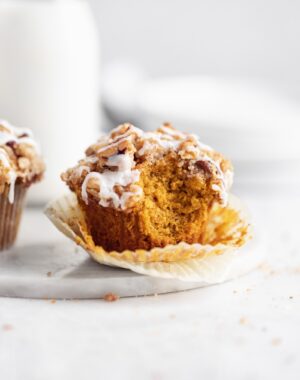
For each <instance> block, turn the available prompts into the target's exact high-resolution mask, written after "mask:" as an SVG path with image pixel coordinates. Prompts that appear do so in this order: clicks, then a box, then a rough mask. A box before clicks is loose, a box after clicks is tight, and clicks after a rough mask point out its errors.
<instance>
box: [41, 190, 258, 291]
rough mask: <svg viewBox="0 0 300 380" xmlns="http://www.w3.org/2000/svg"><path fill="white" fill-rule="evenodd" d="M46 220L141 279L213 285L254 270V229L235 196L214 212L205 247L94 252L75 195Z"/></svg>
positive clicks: (51, 207) (52, 206)
mask: <svg viewBox="0 0 300 380" xmlns="http://www.w3.org/2000/svg"><path fill="white" fill-rule="evenodd" d="M45 214H46V215H47V217H48V218H49V219H50V220H51V221H52V223H53V224H54V225H55V226H56V227H57V228H58V230H60V231H61V232H62V233H63V234H64V235H66V236H67V237H68V238H70V239H71V240H73V241H74V242H75V243H76V244H78V245H80V246H81V247H82V248H83V249H84V250H86V252H88V254H89V255H90V256H91V257H92V258H93V259H94V260H95V261H97V262H98V263H101V264H105V265H109V266H116V267H121V268H126V269H130V270H132V271H134V272H137V273H140V274H146V275H150V276H155V277H161V278H174V279H180V280H183V281H192V282H194V281H195V282H203V283H207V284H210V283H220V282H223V281H225V280H227V279H229V278H232V277H236V276H238V275H240V274H242V273H243V272H247V271H249V270H250V269H252V266H253V263H252V261H253V260H251V259H250V262H251V263H252V264H251V265H250V266H251V268H250V267H249V263H248V264H247V265H246V266H245V268H244V269H243V260H244V258H243V256H242V255H243V254H244V253H243V250H244V248H241V247H242V246H243V245H244V244H245V243H246V242H247V241H248V240H249V239H250V237H251V228H250V225H249V223H248V220H247V216H246V213H245V210H244V208H243V207H242V205H241V203H240V201H239V200H238V199H237V198H236V197H233V196H231V197H230V201H229V205H228V206H227V207H226V208H222V207H215V208H213V210H212V211H211V215H210V219H209V222H208V223H207V226H206V229H205V234H204V235H203V236H202V240H203V241H204V242H205V243H204V244H198V243H197V244H187V243H184V242H181V243H179V244H176V245H168V246H166V247H164V248H153V249H151V250H149V251H146V250H142V249H138V250H135V251H129V250H125V251H123V252H116V251H111V252H106V251H105V250H104V249H103V248H102V247H100V246H95V244H94V242H93V239H92V237H91V236H90V235H89V233H88V230H87V227H86V223H85V221H84V217H83V214H82V212H81V210H80V208H79V206H78V203H77V199H76V197H75V195H74V194H72V193H70V194H67V195H65V196H63V197H61V198H59V199H57V200H55V201H52V202H51V203H49V204H48V206H47V208H46V210H45ZM208 242H209V243H208ZM248 251H249V250H248ZM250 254H251V252H247V255H248V256H247V257H245V263H246V262H247V261H248V262H249V255H250ZM235 263H239V264H238V265H235ZM232 271H233V272H234V273H233V272H232Z"/></svg>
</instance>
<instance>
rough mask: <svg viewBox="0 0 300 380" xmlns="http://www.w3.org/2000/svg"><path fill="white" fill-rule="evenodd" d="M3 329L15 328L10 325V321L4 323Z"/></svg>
mask: <svg viewBox="0 0 300 380" xmlns="http://www.w3.org/2000/svg"><path fill="white" fill-rule="evenodd" d="M2 330H3V331H11V330H13V326H12V325H10V324H9V323H5V324H4V325H2Z"/></svg>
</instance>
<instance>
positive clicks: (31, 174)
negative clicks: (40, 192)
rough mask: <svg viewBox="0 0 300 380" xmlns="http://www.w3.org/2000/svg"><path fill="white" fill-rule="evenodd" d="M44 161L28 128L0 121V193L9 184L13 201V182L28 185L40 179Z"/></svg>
mask: <svg viewBox="0 0 300 380" xmlns="http://www.w3.org/2000/svg"><path fill="white" fill-rule="evenodd" d="M44 169H45V167H44V163H43V160H42V158H41V156H40V154H39V148H38V146H37V144H36V142H35V141H34V140H33V136H32V133H31V131H30V130H28V129H23V128H16V127H13V126H12V125H10V124H9V123H8V122H7V121H2V120H1V121H0V193H2V192H3V191H4V188H5V185H10V190H9V201H10V202H11V203H13V201H14V188H15V183H16V182H17V181H20V182H22V183H24V184H25V185H29V184H31V183H33V182H36V181H38V180H40V179H41V177H42V174H43V172H44Z"/></svg>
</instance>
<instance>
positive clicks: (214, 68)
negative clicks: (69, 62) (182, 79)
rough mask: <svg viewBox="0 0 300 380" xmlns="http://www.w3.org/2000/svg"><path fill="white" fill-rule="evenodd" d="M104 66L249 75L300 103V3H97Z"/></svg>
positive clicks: (155, 72) (153, 71) (264, 0)
mask: <svg viewBox="0 0 300 380" xmlns="http://www.w3.org/2000/svg"><path fill="white" fill-rule="evenodd" d="M90 3H91V5H92V8H93V11H94V15H95V18H96V20H97V24H98V28H99V33H100V38H101V42H102V51H103V62H104V64H105V63H107V62H110V61H112V60H119V59H128V60H133V61H137V62H138V63H140V64H141V65H142V66H143V67H144V68H145V69H146V70H147V71H148V72H149V73H150V74H152V75H154V76H159V75H172V74H210V75H222V76H228V77H233V76H234V77H237V76H238V77H239V76H242V77H245V76H246V77H249V78H255V79H257V80H260V81H264V82H267V83H268V84H272V85H274V86H276V87H278V88H279V89H280V90H281V91H284V92H286V94H288V95H290V96H293V97H296V98H297V99H300V88H299V87H300V86H299V83H300V70H299V66H300V49H299V36H300V23H299V12H300V2H299V1H297V0H252V1H249V0H226V1H224V0H210V1H203V0H152V1H151V0H126V1H125V0H113V1H111V0H90Z"/></svg>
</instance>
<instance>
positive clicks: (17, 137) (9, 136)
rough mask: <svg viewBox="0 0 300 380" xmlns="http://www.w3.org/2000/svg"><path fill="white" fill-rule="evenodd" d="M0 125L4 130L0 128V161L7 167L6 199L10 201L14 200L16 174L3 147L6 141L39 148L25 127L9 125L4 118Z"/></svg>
mask: <svg viewBox="0 0 300 380" xmlns="http://www.w3.org/2000/svg"><path fill="white" fill-rule="evenodd" d="M0 126H2V127H4V128H5V129H6V130H0V162H1V163H2V165H3V166H4V167H5V168H7V169H9V171H8V173H7V175H8V179H9V185H10V187H9V193H8V200H9V202H10V203H13V202H14V194H15V183H16V180H17V177H18V176H17V174H16V171H15V169H14V168H13V167H12V165H11V163H10V160H9V157H8V154H7V152H6V150H5V149H4V148H3V146H4V145H6V144H7V143H8V142H14V143H16V144H28V145H31V146H33V147H34V148H35V149H36V150H37V151H38V150H39V147H38V145H37V144H36V142H35V141H34V140H33V139H32V133H31V131H30V130H29V129H26V128H17V127H14V126H12V125H10V124H9V123H8V122H7V121H6V120H0Z"/></svg>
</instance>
